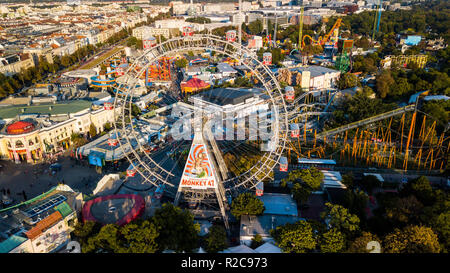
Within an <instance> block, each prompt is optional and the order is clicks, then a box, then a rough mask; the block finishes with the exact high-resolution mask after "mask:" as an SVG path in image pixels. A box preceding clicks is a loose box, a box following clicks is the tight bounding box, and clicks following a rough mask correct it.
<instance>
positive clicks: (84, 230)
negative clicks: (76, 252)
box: [73, 221, 101, 250]
mask: <svg viewBox="0 0 450 273" xmlns="http://www.w3.org/2000/svg"><path fill="white" fill-rule="evenodd" d="M100 228H101V225H100V224H99V223H97V222H94V221H86V222H84V223H83V222H82V221H79V222H78V223H77V224H76V225H75V229H74V231H73V235H75V237H76V239H77V241H78V242H79V243H80V244H81V249H82V250H84V247H85V246H86V244H87V240H88V239H89V238H90V237H92V236H94V235H96V234H97V233H98V232H99V231H100Z"/></svg>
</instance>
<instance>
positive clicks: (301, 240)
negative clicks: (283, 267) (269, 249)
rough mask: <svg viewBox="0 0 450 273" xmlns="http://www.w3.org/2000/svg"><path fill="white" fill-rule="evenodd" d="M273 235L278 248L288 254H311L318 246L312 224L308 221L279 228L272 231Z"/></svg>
mask: <svg viewBox="0 0 450 273" xmlns="http://www.w3.org/2000/svg"><path fill="white" fill-rule="evenodd" d="M271 235H272V237H273V238H274V239H275V242H276V244H277V245H278V247H280V248H281V249H282V250H283V252H287V253H306V252H311V251H312V250H314V249H315V248H316V245H317V242H316V237H315V235H314V232H313V229H312V227H311V224H309V223H308V222H306V221H298V222H296V223H294V224H291V223H288V224H285V225H283V226H278V227H277V228H276V229H273V230H271Z"/></svg>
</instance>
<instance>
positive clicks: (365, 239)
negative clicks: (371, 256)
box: [347, 231, 381, 253]
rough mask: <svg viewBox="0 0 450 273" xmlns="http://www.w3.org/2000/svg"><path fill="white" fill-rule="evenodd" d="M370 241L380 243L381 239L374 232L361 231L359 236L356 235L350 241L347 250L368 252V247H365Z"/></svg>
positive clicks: (350, 251)
mask: <svg viewBox="0 0 450 273" xmlns="http://www.w3.org/2000/svg"><path fill="white" fill-rule="evenodd" d="M371 241H375V242H379V243H380V244H381V240H380V239H379V238H378V237H377V236H376V235H374V234H372V233H370V232H366V231H363V232H362V234H361V236H359V237H357V238H356V239H355V240H353V241H352V242H351V243H350V246H349V248H348V250H347V252H349V253H369V252H370V249H367V244H368V243H369V242H371Z"/></svg>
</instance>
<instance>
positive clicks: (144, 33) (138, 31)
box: [132, 21, 184, 40]
mask: <svg viewBox="0 0 450 273" xmlns="http://www.w3.org/2000/svg"><path fill="white" fill-rule="evenodd" d="M183 22H184V21H183ZM132 34H133V36H134V37H136V38H137V39H140V40H144V39H147V38H149V37H157V36H164V38H167V39H168V38H170V29H169V28H165V27H150V26H141V27H137V28H134V29H133V32H132Z"/></svg>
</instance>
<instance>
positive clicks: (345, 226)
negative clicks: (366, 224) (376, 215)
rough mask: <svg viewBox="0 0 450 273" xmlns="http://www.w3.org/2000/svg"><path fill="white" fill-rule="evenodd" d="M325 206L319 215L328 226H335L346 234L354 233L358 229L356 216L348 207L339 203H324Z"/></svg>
mask: <svg viewBox="0 0 450 273" xmlns="http://www.w3.org/2000/svg"><path fill="white" fill-rule="evenodd" d="M325 206H326V208H325V211H324V212H322V213H321V217H322V219H324V220H325V222H327V223H328V226H329V227H330V228H336V229H338V230H339V231H341V232H343V233H344V234H346V235H349V234H354V233H355V232H356V231H358V230H359V218H358V216H356V215H355V214H351V213H350V212H349V211H348V209H346V208H344V207H343V206H341V205H335V204H331V203H326V204H325Z"/></svg>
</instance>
